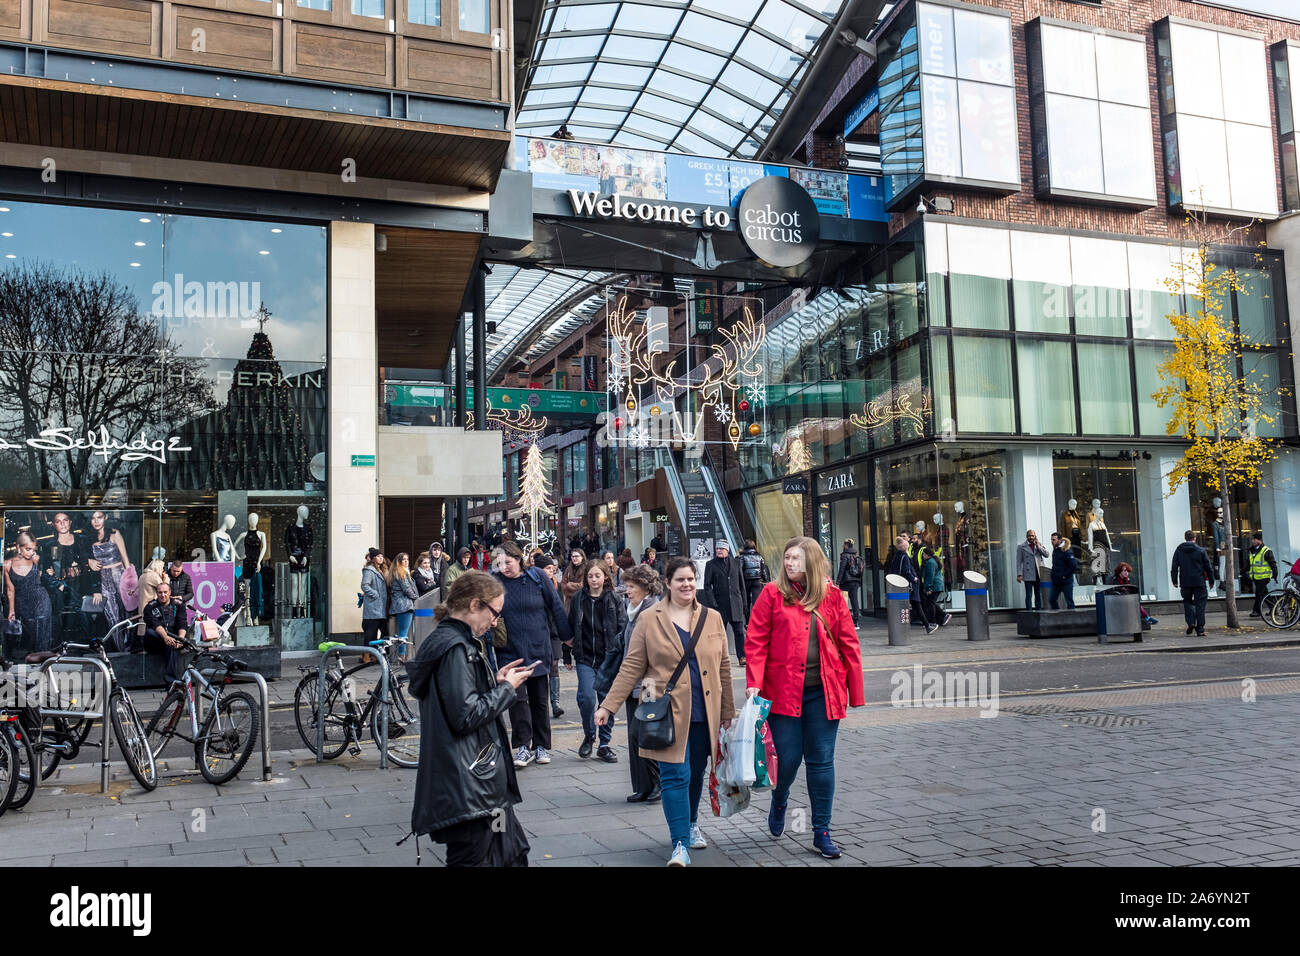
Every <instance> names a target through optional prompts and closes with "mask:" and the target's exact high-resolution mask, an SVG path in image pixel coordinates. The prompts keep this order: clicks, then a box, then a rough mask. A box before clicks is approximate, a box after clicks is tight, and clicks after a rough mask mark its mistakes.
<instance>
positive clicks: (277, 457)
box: [0, 202, 327, 657]
mask: <svg viewBox="0 0 1300 956" xmlns="http://www.w3.org/2000/svg"><path fill="white" fill-rule="evenodd" d="M3 210H4V211H0V226H2V227H3V230H4V232H5V233H11V234H12V235H11V236H10V237H9V238H8V240H7V243H8V244H7V245H6V249H7V250H10V251H9V252H8V255H9V256H12V258H6V259H3V260H0V381H3V383H4V385H5V387H4V388H3V390H0V507H2V509H3V513H4V551H5V557H6V559H9V558H12V557H14V556H15V555H16V554H18V553H19V547H18V545H19V543H20V539H21V540H26V536H31V538H32V540H33V541H34V542H35V543H36V545H37V550H38V552H39V561H38V564H37V567H38V568H39V571H40V573H41V575H42V585H43V590H44V592H45V597H48V598H49V611H48V617H47V618H46V619H47V620H48V626H46V624H44V623H42V618H45V617H46V613H45V608H46V601H45V600H44V599H43V598H42V596H41V595H38V594H36V593H34V592H33V593H32V594H30V595H28V594H24V596H23V597H22V598H21V599H20V598H18V597H16V598H15V602H16V603H18V604H20V605H22V607H20V608H18V609H17V610H19V611H21V612H22V613H23V614H25V615H26V617H25V618H24V623H23V634H22V635H21V637H18V638H17V640H14V641H8V642H6V644H5V648H4V653H5V655H6V656H9V657H13V656H15V654H16V653H17V652H18V651H20V650H22V649H24V648H25V649H28V650H30V649H33V648H34V647H36V645H43V646H47V647H48V646H52V645H53V644H55V643H57V642H58V641H60V640H69V639H75V638H77V637H85V636H87V635H92V634H102V633H104V632H106V631H107V630H108V629H109V627H111V626H112V624H113V623H115V622H116V621H117V620H120V619H121V615H122V614H124V613H127V612H128V611H131V610H134V609H130V608H127V607H125V600H129V599H125V600H124V597H123V589H122V587H121V577H122V575H128V577H129V573H134V574H137V575H138V574H140V573H143V572H144V570H145V568H146V567H147V566H148V564H149V562H150V561H152V560H154V559H155V558H158V559H164V558H165V559H167V560H168V561H170V559H171V558H173V557H176V556H180V557H183V558H184V559H185V560H186V562H187V566H186V572H187V573H188V574H190V577H191V579H192V583H193V585H194V590H195V602H194V604H193V605H192V606H193V607H197V608H199V609H201V610H204V611H205V612H216V613H219V612H220V607H221V605H222V604H223V603H228V602H232V601H233V600H234V599H235V594H236V589H237V587H238V588H239V589H240V590H246V591H247V603H248V605H249V609H250V614H249V618H248V620H249V622H250V623H251V622H252V621H254V620H256V621H259V622H262V623H263V624H265V625H267V626H268V627H267V631H265V632H256V631H248V632H246V634H245V636H246V637H248V639H249V640H250V642H251V641H257V640H263V642H271V641H273V640H275V639H276V638H277V637H278V638H280V639H281V640H282V641H283V642H284V643H283V645H282V646H284V647H285V648H286V649H296V646H295V644H294V642H297V645H300V646H303V647H311V646H315V643H316V642H317V639H318V638H319V637H320V636H321V635H322V634H323V621H324V609H325V607H326V606H327V602H326V598H327V595H326V593H325V582H326V575H325V574H324V568H323V561H324V553H325V552H324V545H325V533H324V529H325V514H324V512H325V507H326V499H325V491H326V489H325V474H326V473H325V467H324V463H325V453H326V451H327V440H326V424H327V404H326V395H327V392H326V386H327V382H326V361H325V356H324V354H322V353H323V349H322V343H323V342H325V341H326V307H325V299H324V289H325V274H326V273H325V260H326V238H325V231H324V229H323V228H321V227H315V226H302V225H293V224H288V223H274V222H252V221H239V220H228V219H200V218H197V217H192V216H177V215H172V214H167V215H165V216H158V215H156V214H152V213H143V212H131V211H123V210H106V209H93V208H86V207H74V206H46V205H37V204H29V203H16V202H11V203H8V204H7V205H6V206H4V207H3ZM106 237H108V238H106ZM303 512H305V515H304V514H303ZM254 515H256V519H252V516H254ZM254 522H255V523H254ZM110 545H112V547H110ZM27 566H28V563H27V561H26V560H25V559H21V558H20V560H19V561H18V564H17V569H18V571H19V575H20V576H21V573H22V571H23V569H24V568H26V567H27ZM128 568H129V569H131V570H130V572H129V573H128ZM20 616H21V615H20ZM272 631H274V632H275V633H272ZM15 637H17V636H16V635H15ZM20 644H21V645H22V647H20V646H19V645H20Z"/></svg>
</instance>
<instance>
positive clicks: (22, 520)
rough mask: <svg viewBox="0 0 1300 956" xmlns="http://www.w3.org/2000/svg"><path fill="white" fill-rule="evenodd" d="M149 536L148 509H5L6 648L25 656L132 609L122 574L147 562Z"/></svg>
mask: <svg viewBox="0 0 1300 956" xmlns="http://www.w3.org/2000/svg"><path fill="white" fill-rule="evenodd" d="M143 536H144V512H143V511H122V510H115V509H103V510H100V509H92V510H74V509H68V510H58V509H45V510H40V511H6V512H5V513H4V576H5V587H4V588H3V589H0V593H3V598H0V601H3V605H4V620H5V627H4V633H3V642H2V644H0V654H2V655H3V656H4V657H6V658H8V659H9V660H21V659H22V658H23V657H25V656H26V655H28V654H30V653H32V652H33V651H48V650H55V649H57V648H58V646H59V645H60V644H62V643H63V642H64V641H78V642H82V641H85V640H86V638H88V637H102V636H103V635H104V634H105V633H107V631H108V629H109V628H110V627H112V626H113V625H114V624H116V623H118V622H119V621H121V620H123V619H124V618H125V617H126V616H127V615H128V614H129V613H132V612H130V611H128V610H127V608H126V607H125V604H124V602H123V599H122V594H121V590H122V586H121V585H122V576H123V575H124V574H125V573H126V571H127V568H132V569H133V570H134V572H135V573H136V574H139V573H140V572H142V571H143V570H144V568H143V566H142V564H141V557H142V555H141V549H142V542H143ZM10 588H12V589H13V599H12V605H11V603H10V598H9V591H10Z"/></svg>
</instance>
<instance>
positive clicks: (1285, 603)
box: [1260, 565, 1300, 629]
mask: <svg viewBox="0 0 1300 956" xmlns="http://www.w3.org/2000/svg"><path fill="white" fill-rule="evenodd" d="M1293 567H1294V565H1293ZM1260 613H1262V614H1263V615H1264V623H1265V624H1267V625H1268V626H1269V627H1276V628H1282V629H1285V628H1290V627H1295V626H1296V624H1297V623H1300V576H1298V575H1296V573H1295V572H1294V571H1288V572H1287V573H1286V574H1285V575H1283V576H1282V587H1281V588H1280V589H1278V590H1276V591H1270V592H1269V593H1268V594H1266V595H1264V600H1263V601H1262V602H1260Z"/></svg>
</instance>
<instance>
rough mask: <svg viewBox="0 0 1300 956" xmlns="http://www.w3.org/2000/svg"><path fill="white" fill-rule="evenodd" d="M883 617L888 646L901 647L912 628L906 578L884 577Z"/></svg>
mask: <svg viewBox="0 0 1300 956" xmlns="http://www.w3.org/2000/svg"><path fill="white" fill-rule="evenodd" d="M885 615H886V620H887V621H888V622H889V644H890V646H891V647H902V646H903V645H905V644H906V643H907V631H908V629H909V628H910V627H911V626H912V590H911V585H910V584H908V581H907V578H905V577H902V576H901V575H897V574H886V575H885Z"/></svg>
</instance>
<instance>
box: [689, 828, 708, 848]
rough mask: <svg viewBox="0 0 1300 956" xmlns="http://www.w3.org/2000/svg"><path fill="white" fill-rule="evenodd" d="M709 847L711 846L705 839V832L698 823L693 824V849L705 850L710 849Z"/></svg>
mask: <svg viewBox="0 0 1300 956" xmlns="http://www.w3.org/2000/svg"><path fill="white" fill-rule="evenodd" d="M708 845H709V841H708V840H706V839H704V831H702V830H701V829H700V825H699V824H698V823H692V824H691V849H692V850H704V849H707V848H708Z"/></svg>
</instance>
